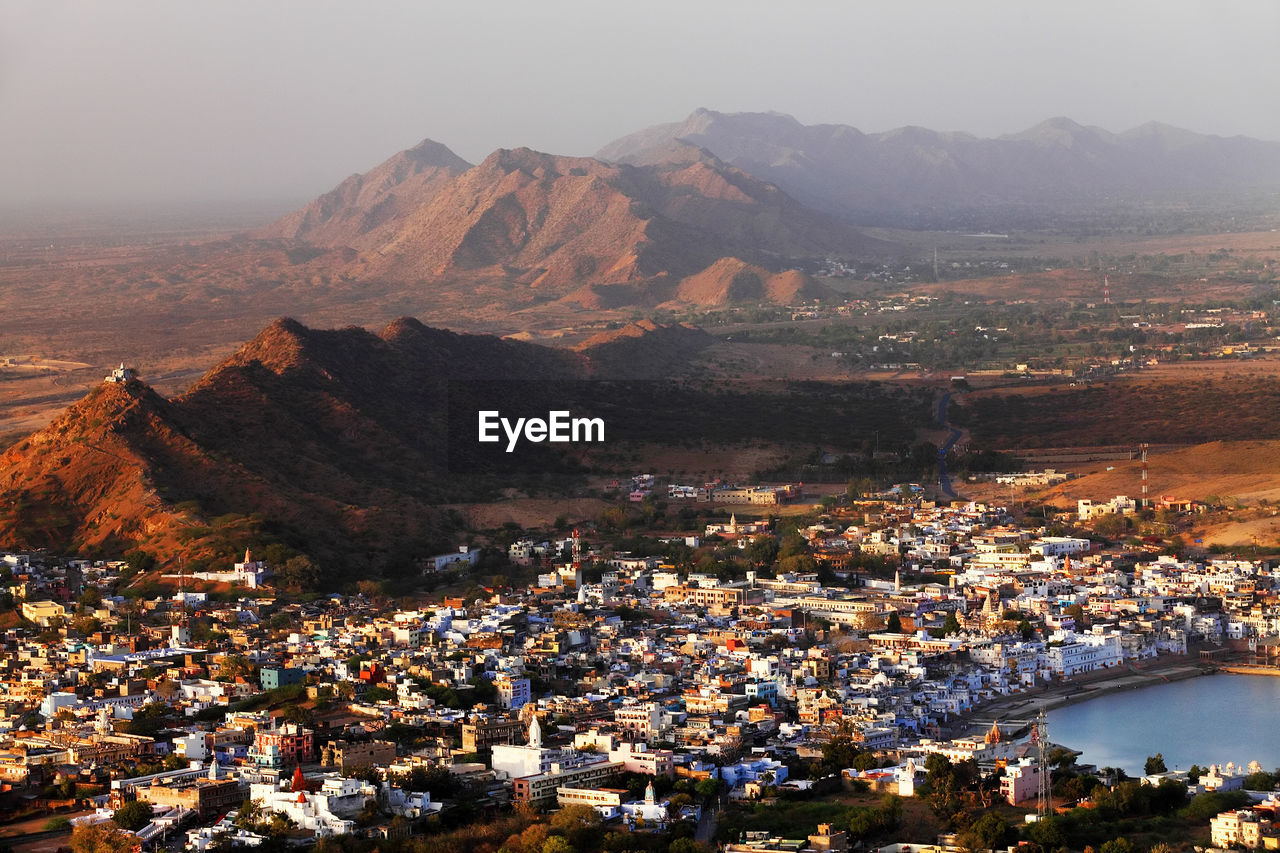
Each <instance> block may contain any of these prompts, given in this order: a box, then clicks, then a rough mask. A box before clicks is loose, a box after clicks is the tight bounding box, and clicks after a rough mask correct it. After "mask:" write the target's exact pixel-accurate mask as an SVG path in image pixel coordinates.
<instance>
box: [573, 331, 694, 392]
mask: <svg viewBox="0 0 1280 853" xmlns="http://www.w3.org/2000/svg"><path fill="white" fill-rule="evenodd" d="M714 342H715V339H714V338H713V337H711V335H708V334H707V333H706V332H704V331H702V330H701V329H698V328H695V327H693V326H688V325H685V324H678V325H670V326H668V325H662V324H659V323H654V322H653V321H651V320H641V321H639V322H636V323H628V324H627V325H625V326H623V327H622V328H619V329H614V330H611V331H607V332H600V333H599V334H597V335H593V336H591V337H590V338H587V339H586V340H585V341H583V342H582V343H580V344H578V345H577V346H575V347H574V348H573V349H574V351H575V352H580V353H583V354H585V355H586V357H587V360H588V363H589V365H590V368H591V371H592V373H593V374H594V375H597V376H609V377H616V378H626V379H659V378H665V377H667V376H670V375H673V374H675V373H678V372H679V370H680V368H681V367H682V366H684V365H685V364H687V363H688V362H689V361H690V360H691V359H692V358H693V357H694V356H696V355H697V354H698V353H699V352H700V351H702V350H703V349H705V348H706V347H708V346H710V345H711V344H712V343H714Z"/></svg>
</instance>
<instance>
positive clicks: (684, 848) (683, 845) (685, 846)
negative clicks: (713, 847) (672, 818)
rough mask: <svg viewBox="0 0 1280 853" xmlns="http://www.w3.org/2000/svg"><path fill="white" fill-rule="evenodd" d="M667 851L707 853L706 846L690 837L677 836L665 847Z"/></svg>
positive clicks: (671, 852) (670, 852)
mask: <svg viewBox="0 0 1280 853" xmlns="http://www.w3.org/2000/svg"><path fill="white" fill-rule="evenodd" d="M667 853H707V846H706V845H705V844H701V843H699V842H697V841H694V840H693V839H692V838H677V839H676V840H675V841H672V842H671V844H670V846H669V847H667Z"/></svg>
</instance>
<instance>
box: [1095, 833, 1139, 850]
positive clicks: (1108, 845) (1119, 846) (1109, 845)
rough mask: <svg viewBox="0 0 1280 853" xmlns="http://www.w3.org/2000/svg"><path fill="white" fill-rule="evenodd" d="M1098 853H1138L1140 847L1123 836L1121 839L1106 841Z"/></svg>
mask: <svg viewBox="0 0 1280 853" xmlns="http://www.w3.org/2000/svg"><path fill="white" fill-rule="evenodd" d="M1098 853H1138V845H1136V844H1134V843H1133V842H1132V841H1130V840H1129V839H1127V838H1125V837H1124V836H1123V835H1122V836H1120V837H1119V838H1113V839H1111V840H1110V841H1104V842H1103V843H1102V848H1101V849H1100V850H1099V851H1098Z"/></svg>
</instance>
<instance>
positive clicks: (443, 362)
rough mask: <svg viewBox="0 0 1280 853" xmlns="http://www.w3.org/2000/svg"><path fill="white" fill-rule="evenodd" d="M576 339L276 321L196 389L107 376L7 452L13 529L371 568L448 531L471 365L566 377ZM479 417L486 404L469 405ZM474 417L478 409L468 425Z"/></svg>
mask: <svg viewBox="0 0 1280 853" xmlns="http://www.w3.org/2000/svg"><path fill="white" fill-rule="evenodd" d="M587 364H588V359H587V358H586V357H584V356H582V355H580V354H577V353H571V352H568V351H563V350H552V349H548V348H545V347H538V346H534V345H532V344H526V343H520V342H515V341H506V340H501V339H498V338H493V337H487V336H473V335H458V334H454V333H451V332H445V331H441V330H438V329H430V328H427V327H425V326H422V325H421V324H419V323H418V322H417V321H414V320H399V321H396V322H395V323H392V324H391V325H390V326H388V327H387V328H386V329H384V330H382V332H380V333H378V334H373V333H371V332H368V331H365V330H363V329H359V328H349V329H342V330H336V331H319V330H313V329H308V328H306V327H304V326H302V325H300V324H298V323H296V322H294V321H292V320H279V321H276V322H275V323H273V324H272V325H271V326H269V327H268V328H267V329H265V330H264V331H263V332H262V333H261V334H259V335H258V336H257V337H256V338H255V339H254V340H252V341H250V342H249V343H247V344H246V345H245V346H244V347H243V348H241V349H240V350H239V351H238V352H237V353H235V354H234V355H233V356H231V357H230V358H228V359H227V360H225V361H224V362H223V363H221V364H219V365H218V366H217V367H215V368H213V369H212V370H211V371H209V373H208V374H206V375H205V376H204V377H203V378H202V379H201V380H200V381H199V382H198V383H197V384H196V385H195V386H194V387H193V388H192V389H191V390H190V391H189V392H187V393H186V394H184V395H182V396H180V397H177V398H175V399H173V400H165V399H163V398H161V397H159V396H158V395H157V394H156V393H155V392H154V391H152V390H151V389H150V388H149V387H148V386H146V385H145V384H143V383H142V382H140V381H138V380H136V379H135V380H131V381H129V382H127V383H124V384H104V385H102V386H100V387H98V388H97V389H95V390H94V391H92V392H91V393H90V394H89V395H88V396H87V397H85V398H84V399H83V400H81V401H80V402H78V403H77V404H75V405H73V406H72V407H71V408H70V409H68V410H67V411H66V412H65V413H64V414H63V415H62V416H61V417H59V418H58V419H57V420H55V421H54V422H53V423H52V424H50V425H49V426H48V427H47V428H45V429H43V430H41V431H39V432H37V433H35V434H33V435H32V436H30V437H29V438H27V439H25V440H24V441H21V442H19V443H17V444H16V445H14V446H13V447H11V448H9V450H8V451H7V452H6V453H5V454H4V456H3V457H2V458H0V494H2V495H3V499H2V500H0V506H3V507H5V509H4V510H3V511H0V541H4V542H6V543H7V544H8V545H10V546H12V547H32V548H34V547H50V548H55V549H57V550H59V551H61V552H76V553H86V554H92V553H113V554H119V553H120V552H121V551H123V550H126V549H129V548H134V547H137V548H141V549H143V550H146V551H148V552H151V553H155V554H160V555H172V554H176V553H186V554H188V556H189V557H190V558H191V559H193V560H195V561H196V562H197V563H198V561H199V560H200V559H202V558H207V557H211V556H222V557H226V556H229V555H230V554H234V553H236V551H237V550H242V549H243V547H244V544H245V543H246V541H251V542H252V541H256V542H259V543H260V542H262V541H266V540H275V541H281V542H284V543H286V544H290V545H294V546H296V547H299V548H303V547H305V549H306V550H307V551H308V552H309V553H311V554H312V555H314V556H316V557H318V558H320V559H322V560H323V561H324V563H325V564H326V565H328V566H336V565H338V564H339V563H340V562H342V561H349V560H358V561H360V562H361V563H363V564H365V565H368V566H370V567H372V568H383V567H386V566H387V565H389V564H391V563H394V562H395V560H396V559H397V554H400V553H402V552H404V549H412V550H414V551H415V552H416V553H418V554H422V553H432V549H438V548H443V547H446V546H448V545H449V544H450V540H449V538H448V533H449V530H448V528H449V525H448V523H447V520H446V519H444V518H443V517H442V514H441V513H440V512H439V511H438V510H437V509H436V508H435V507H436V506H437V505H438V504H440V503H442V502H445V501H447V500H450V499H457V498H459V497H474V496H477V495H479V494H481V493H483V492H484V491H485V489H486V487H487V486H488V485H489V483H488V482H487V481H485V482H480V481H476V480H474V479H470V480H468V479H466V478H461V477H451V476H450V465H451V463H453V462H454V461H455V460H453V459H451V457H450V445H449V442H448V440H447V439H448V436H447V431H448V405H447V402H448V396H449V394H450V391H451V390H452V388H453V383H458V387H459V388H461V389H462V391H463V392H464V393H465V391H466V384H465V383H466V381H468V380H479V379H490V378H491V379H502V380H507V381H510V380H521V381H523V382H526V383H528V384H529V385H531V386H537V385H538V384H539V381H543V380H545V381H549V380H556V381H564V380H572V379H576V378H581V377H584V376H586V375H587V371H588V366H587ZM473 418H474V415H473ZM472 430H473V431H474V426H472Z"/></svg>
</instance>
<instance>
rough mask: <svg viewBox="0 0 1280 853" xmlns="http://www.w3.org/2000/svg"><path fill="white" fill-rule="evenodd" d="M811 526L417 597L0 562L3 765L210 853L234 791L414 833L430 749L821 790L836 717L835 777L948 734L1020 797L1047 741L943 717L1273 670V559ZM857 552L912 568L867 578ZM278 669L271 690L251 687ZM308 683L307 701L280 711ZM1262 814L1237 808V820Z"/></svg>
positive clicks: (614, 786) (312, 816)
mask: <svg viewBox="0 0 1280 853" xmlns="http://www.w3.org/2000/svg"><path fill="white" fill-rule="evenodd" d="M1081 510H1082V514H1083V513H1085V512H1092V508H1091V507H1089V508H1085V507H1082V508H1081ZM798 532H799V533H800V535H801V536H802V538H803V540H804V542H805V548H806V549H807V551H808V553H809V554H811V555H812V557H813V558H814V565H817V566H820V567H821V568H822V570H821V571H813V572H798V573H783V574H777V575H773V574H772V573H770V572H768V571H767V570H766V569H767V567H764V566H761V567H759V568H757V569H751V570H748V571H746V572H745V573H744V574H743V575H741V576H730V577H726V576H724V574H723V573H721V574H710V573H700V572H697V571H694V570H692V569H691V568H690V566H688V565H678V564H674V563H672V562H669V561H667V560H666V559H664V558H662V557H655V556H633V555H631V554H628V553H625V552H613V551H608V550H604V547H603V546H604V544H605V543H602V542H588V541H587V539H586V537H584V536H583V535H582V533H581V532H577V531H575V534H574V536H573V537H572V538H567V539H564V540H561V541H559V542H536V541H534V540H532V539H526V540H519V541H517V542H515V543H514V544H512V546H511V550H510V556H511V558H512V561H513V563H516V564H521V563H523V564H525V565H530V566H534V565H536V566H540V567H541V568H542V569H544V570H545V571H542V572H540V574H539V575H538V578H537V583H536V584H534V585H531V586H529V587H525V588H521V589H515V590H511V589H500V590H499V589H495V590H488V591H486V593H485V597H484V598H482V599H477V600H471V601H464V600H461V599H448V598H446V599H445V600H444V601H442V602H440V603H438V604H435V605H432V606H429V607H424V608H419V609H396V608H386V607H376V606H375V605H374V604H373V603H371V602H369V601H366V600H365V599H363V598H362V597H360V596H351V597H344V596H338V595H334V596H330V597H328V598H321V599H318V600H315V601H313V602H310V603H306V604H300V603H284V602H281V601H277V600H275V599H273V598H271V597H270V596H269V595H264V594H263V593H264V591H263V590H259V591H258V592H259V594H258V596H257V597H253V598H248V597H246V598H242V599H238V600H232V599H230V598H228V597H224V598H223V600H218V601H215V600H212V597H210V596H206V595H204V594H201V593H191V592H187V591H185V589H184V590H181V591H179V592H178V593H177V594H174V595H166V596H165V597H162V598H157V599H154V600H151V601H147V600H141V601H138V600H132V599H126V598H121V597H115V596H112V595H111V594H110V592H111V590H112V589H113V588H114V587H113V584H114V578H115V576H116V574H117V573H118V572H119V570H120V569H121V565H120V564H113V563H90V562H84V561H77V562H72V563H66V562H58V561H52V560H50V561H48V562H47V563H41V561H40V560H39V559H38V558H37V557H35V556H33V555H19V554H9V555H5V556H4V557H3V570H4V575H5V583H6V591H7V593H8V594H9V595H11V596H12V597H13V601H14V606H15V607H17V608H18V609H20V611H21V612H22V613H23V615H24V616H25V617H26V618H27V619H29V620H30V621H31V622H32V623H33V624H34V626H35V627H34V628H32V629H21V628H14V629H10V630H8V631H6V632H5V633H4V634H0V705H2V707H3V710H4V714H3V716H2V717H0V778H2V779H3V780H4V781H5V782H6V783H8V784H9V785H10V786H11V787H12V788H13V789H14V790H20V789H23V788H30V787H33V786H40V785H48V784H50V783H52V782H54V781H56V780H57V779H59V778H68V777H70V778H74V779H76V780H77V781H79V782H82V783H84V782H98V783H102V784H105V785H107V786H109V790H110V793H109V795H107V801H104V802H102V803H101V805H102V808H103V809H104V812H103V814H106V813H107V811H108V810H109V809H110V808H111V807H113V806H115V805H118V804H119V803H120V802H125V801H128V800H129V799H133V798H138V799H145V800H147V801H148V802H150V803H152V804H153V806H154V807H155V809H156V810H157V811H156V816H157V820H159V821H161V822H162V823H163V821H174V820H176V821H177V822H178V823H179V824H185V823H187V822H189V821H195V822H197V823H200V824H202V825H201V826H200V827H198V828H196V829H194V830H192V831H191V832H192V834H191V839H190V844H191V846H192V847H194V848H198V849H203V848H204V847H207V846H209V845H211V844H212V843H214V842H213V839H214V838H215V837H217V838H221V837H224V835H223V834H220V831H215V829H214V828H213V827H211V826H210V825H209V823H210V821H213V820H215V819H216V820H221V821H223V822H225V815H226V814H227V812H228V810H230V809H232V808H234V807H236V806H238V805H239V804H240V803H242V802H244V801H245V800H246V799H249V800H256V801H258V802H259V804H260V805H262V806H263V807H264V808H265V809H266V810H267V811H268V812H279V813H281V814H284V815H287V816H288V817H289V819H290V821H292V824H293V825H294V826H295V827H297V828H299V831H303V832H305V833H308V834H310V835H312V836H315V837H320V836H324V835H333V834H344V833H348V832H355V831H359V832H378V831H383V832H385V831H389V830H388V827H389V823H388V821H390V819H391V816H392V815H395V816H399V817H401V818H402V820H401V821H399V822H398V823H397V826H403V825H405V824H406V823H408V824H410V825H413V824H414V822H415V821H423V820H426V819H428V818H430V817H431V816H432V815H434V814H437V813H438V812H439V811H440V809H441V808H443V807H447V803H446V804H442V803H440V802H438V801H433V800H432V798H431V796H430V793H429V792H427V791H423V790H417V791H415V790H411V789H408V788H405V787H403V784H404V782H403V780H405V779H407V778H409V777H410V775H411V774H412V771H413V770H414V769H415V768H428V769H432V770H435V771H448V772H449V773H451V774H453V775H454V776H455V777H456V778H457V779H458V780H459V782H460V784H461V783H465V784H467V785H470V786H471V787H470V788H469V790H470V791H471V792H472V794H470V795H469V796H474V797H476V799H477V800H478V801H479V800H483V801H485V802H489V803H493V804H498V803H502V802H505V801H507V800H514V801H517V802H527V803H531V804H534V805H539V806H546V807H556V806H564V805H589V806H591V807H592V808H595V809H596V810H598V811H599V812H600V813H601V815H602V816H603V817H605V818H607V819H610V820H617V821H620V822H622V823H624V824H625V825H627V826H629V827H631V828H633V829H643V828H648V827H653V828H661V827H663V826H666V825H668V824H669V823H670V822H671V821H675V820H686V819H693V820H696V818H697V806H696V805H691V804H684V805H682V806H680V807H673V806H672V805H671V803H670V802H669V801H666V800H663V799H662V798H660V797H658V796H656V795H655V794H654V789H653V786H652V785H650V786H649V788H648V790H647V791H646V792H645V795H644V796H642V797H635V796H633V795H631V794H628V791H627V789H626V788H625V787H624V786H620V784H619V780H624V779H626V778H627V777H628V774H641V775H643V776H647V777H650V778H651V780H652V779H657V778H658V777H672V778H686V779H691V780H698V781H701V780H715V781H716V782H717V783H718V784H719V785H720V786H722V787H723V789H725V790H727V791H728V793H729V796H731V797H741V798H754V797H761V796H769V795H770V794H771V793H772V791H775V790H778V789H786V788H789V787H790V788H797V789H800V788H803V787H805V786H806V785H808V784H812V781H813V780H812V779H809V778H808V777H809V775H810V774H811V768H812V767H813V766H814V763H815V762H818V761H819V760H820V759H821V758H822V756H823V747H824V746H825V745H827V744H828V743H830V741H831V740H832V739H833V738H834V737H848V738H850V739H851V740H852V742H853V743H855V744H856V745H857V748H858V749H860V750H863V751H867V752H872V753H874V754H875V755H876V756H878V757H879V758H880V761H879V762H877V763H879V764H881V765H883V766H881V767H879V768H874V769H872V770H870V771H861V772H860V771H856V770H853V769H851V768H847V769H846V774H847V775H849V776H861V777H862V778H864V779H865V780H866V781H868V782H869V783H870V784H873V785H875V786H878V787H881V788H885V789H891V790H894V791H895V792H898V793H903V794H911V793H912V792H913V791H914V788H915V785H916V784H917V783H918V782H919V780H920V779H922V778H923V767H924V764H925V761H926V760H927V759H928V756H929V755H931V754H935V753H937V754H942V755H946V756H947V757H948V758H950V759H952V760H953V761H960V760H969V759H972V760H974V761H977V762H978V763H979V765H980V766H983V767H987V768H991V769H996V770H999V771H1000V773H1001V774H1002V782H1001V791H1002V793H1003V795H1004V796H1005V797H1006V798H1007V799H1008V800H1009V801H1010V802H1015V803H1016V802H1025V801H1026V800H1027V799H1029V798H1033V797H1034V795H1035V792H1036V791H1037V789H1038V787H1039V776H1040V773H1041V768H1040V767H1039V765H1038V763H1037V752H1036V750H1035V749H1034V748H1032V746H1031V745H1030V744H1028V742H1026V741H1025V740H1023V741H1022V742H1019V741H1018V740H1017V739H1016V738H1014V737H1012V735H1013V732H1012V731H1002V730H1001V729H1000V728H999V727H992V728H991V729H990V730H987V731H986V732H985V733H984V734H981V735H978V736H963V735H962V736H960V737H952V736H949V732H950V731H951V729H952V728H953V727H954V724H955V723H957V721H962V720H963V719H964V717H965V715H966V714H968V713H970V712H971V711H973V710H974V709H975V708H977V707H979V706H981V705H982V703H984V702H986V701H989V700H994V699H998V698H1001V697H1007V696H1014V695H1016V694H1019V693H1021V692H1024V691H1027V690H1029V689H1032V688H1035V687H1039V686H1043V685H1045V684H1047V683H1048V684H1052V683H1056V682H1062V681H1064V680H1070V679H1074V678H1078V677H1080V676H1082V675H1085V674H1087V673H1090V672H1093V671H1097V670H1106V669H1111V668H1115V667H1121V666H1125V665H1127V664H1130V663H1132V662H1136V661H1142V660H1146V659H1151V658H1156V657H1158V656H1177V657H1178V659H1183V656H1187V655H1188V652H1189V651H1192V652H1195V653H1196V654H1197V655H1198V653H1199V651H1200V650H1201V649H1205V650H1207V651H1209V652H1211V653H1212V652H1214V651H1215V650H1217V649H1226V648H1232V647H1234V648H1235V650H1236V651H1237V652H1239V653H1241V654H1245V655H1250V656H1253V657H1255V658H1257V659H1259V660H1264V661H1265V660H1266V659H1267V656H1269V655H1271V654H1273V652H1274V650H1275V649H1276V648H1278V647H1280V642H1276V641H1275V638H1276V637H1277V636H1278V635H1280V598H1278V595H1277V591H1276V577H1275V571H1274V570H1273V569H1271V568H1270V567H1269V566H1267V565H1265V564H1257V563H1254V562H1250V561H1240V560H1225V559H1223V560H1208V561H1193V560H1181V559H1176V558H1174V557H1170V556H1153V555H1148V554H1146V553H1129V552H1125V551H1123V550H1109V549H1102V548H1099V547H1098V546H1097V545H1096V544H1095V543H1094V542H1093V541H1091V540H1090V539H1087V538H1077V537H1066V536H1049V535H1045V533H1044V531H1043V530H1035V529H1027V528H1024V527H1018V526H1014V525H1013V524H1011V523H1010V521H1009V519H1008V518H1007V517H1006V515H1005V513H1004V511H1003V510H1002V509H1001V508H1000V507H997V506H991V505H984V504H980V503H972V502H957V503H953V504H949V505H947V504H935V503H931V502H928V501H923V500H920V499H919V498H909V499H904V500H903V501H902V502H893V501H878V502H865V503H862V504H858V505H855V506H854V507H851V508H845V509H841V510H839V511H834V512H833V513H832V514H831V515H829V516H825V517H823V518H822V519H821V520H820V521H818V522H817V523H814V524H812V525H811V526H809V527H806V528H804V529H802V530H800V531H798ZM775 535H776V531H774V530H772V529H771V528H770V526H769V523H768V522H762V521H743V522H739V521H738V519H737V517H736V516H733V517H731V518H730V519H729V521H728V522H727V523H722V522H716V523H714V524H712V525H710V526H707V527H705V528H704V529H701V530H697V531H688V532H684V533H678V534H672V535H671V537H670V539H671V541H673V542H677V541H678V542H680V543H682V544H685V545H688V546H690V547H697V545H695V544H693V543H700V540H701V538H702V537H706V538H708V539H713V543H714V547H715V548H717V549H729V550H730V551H732V550H733V549H742V551H743V552H744V553H745V552H746V551H747V549H749V548H751V547H752V546H753V544H756V543H758V542H759V541H760V538H761V537H773V536H775ZM459 553H460V554H464V555H465V554H467V553H470V552H466V551H461V552H459ZM858 553H870V554H873V555H879V556H882V557H886V558H892V559H891V563H890V564H891V565H893V566H896V567H897V569H896V572H895V573H894V574H893V575H892V576H890V575H880V576H875V575H871V574H868V573H866V572H865V571H857V570H854V569H853V568H852V565H853V562H852V560H851V558H852V556H853V555H855V554H858ZM255 562H256V561H254V560H252V555H248V554H247V555H246V558H245V560H244V561H243V564H242V565H248V566H253V565H254V563H255ZM254 568H255V569H256V568H257V567H254ZM237 570H239V567H237ZM262 570H263V572H264V573H266V572H268V571H269V569H268V568H267V567H265V566H264V567H262ZM820 574H821V575H822V577H823V579H824V580H819V575H820ZM266 576H267V575H266V574H264V577H266ZM824 581H825V582H824ZM280 617H284V618H280ZM194 625H200V626H204V628H203V633H202V634H201V632H199V631H195V632H193V626H194ZM272 626H274V627H272ZM282 626H288V627H282ZM193 633H196V634H200V636H198V637H197V638H196V639H193ZM290 690H291V691H293V693H291V694H289V695H290V697H291V701H290V702H289V703H286V704H284V705H283V706H279V705H278V706H277V707H276V710H274V711H266V710H260V711H249V710H242V709H237V708H238V707H239V706H237V705H236V704H235V703H238V702H241V701H242V700H246V699H250V698H251V697H254V696H258V695H259V694H261V693H263V691H276V692H277V693H278V694H279V695H284V694H283V693H280V691H290ZM299 703H306V704H307V705H308V707H309V708H310V709H311V710H309V711H307V713H305V714H297V713H293V714H290V707H291V705H297V704H299ZM294 710H296V709H294ZM390 731H400V732H401V733H403V732H406V731H408V732H411V733H412V735H413V736H412V737H411V738H408V739H405V738H399V739H398V740H393V739H392V738H389V737H388V736H387V733H388V732H390ZM1022 734H1023V735H1025V732H1024V733H1022ZM157 765H159V766H158V767H157ZM141 770H145V771H146V772H140V771H141ZM303 771H305V772H303ZM370 803H374V804H377V807H378V809H379V810H380V811H379V816H377V817H375V818H373V819H370V813H369V812H368V808H369V804H370ZM174 810H179V811H174ZM361 815H364V819H362V820H358V818H359V817H360V816H361ZM1266 819H1267V818H1265V816H1252V813H1250V814H1242V815H1240V816H1238V817H1237V818H1233V820H1235V821H1236V825H1237V828H1236V829H1235V830H1233V831H1235V832H1236V833H1237V835H1239V837H1241V838H1243V833H1246V832H1252V831H1253V830H1252V828H1251V827H1253V826H1255V825H1257V826H1259V827H1262V825H1263V821H1264V820H1266ZM1222 820H1224V821H1226V822H1230V821H1229V820H1228V819H1227V818H1223V819H1222ZM1224 825H1225V824H1224ZM156 826H161V824H156ZM163 826H164V827H167V826H168V824H163ZM1263 828H1265V827H1263ZM224 829H226V827H224ZM153 831H154V830H153ZM1259 831H1261V829H1260V830H1259ZM227 832H230V833H232V836H233V837H242V838H245V839H246V840H245V842H244V843H246V844H247V843H251V842H252V839H251V838H249V836H252V835H253V832H252V830H250V829H246V828H245V827H244V826H235V827H234V832H232V830H230V829H227ZM1223 832H1227V830H1225V829H1224V830H1223ZM833 849H834V848H833Z"/></svg>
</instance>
